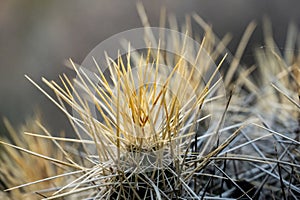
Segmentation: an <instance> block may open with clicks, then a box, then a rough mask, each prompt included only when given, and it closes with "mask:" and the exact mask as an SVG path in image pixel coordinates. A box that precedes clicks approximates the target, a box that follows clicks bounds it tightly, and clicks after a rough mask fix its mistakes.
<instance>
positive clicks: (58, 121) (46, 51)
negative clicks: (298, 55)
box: [0, 0, 300, 132]
mask: <svg viewBox="0 0 300 200" xmlns="http://www.w3.org/2000/svg"><path fill="white" fill-rule="evenodd" d="M135 2H136V1H134V0H105V1H103V0H97V1H96V0H89V1H80V0H64V1H61V0H52V1H49V0H48V1H40V0H27V1H19V0H0V116H1V117H3V116H6V117H8V118H9V119H10V120H11V121H12V123H13V124H18V123H21V122H22V121H23V119H24V117H26V116H30V115H31V114H32V113H33V111H34V109H35V108H40V110H41V111H42V114H43V116H44V119H45V122H46V123H47V124H48V127H50V129H51V130H53V131H58V130H61V129H65V124H66V121H65V118H64V116H63V115H62V114H61V113H60V112H59V110H58V109H57V108H56V107H55V106H54V105H53V104H52V103H51V102H50V101H48V100H47V99H46V97H44V95H42V94H41V93H40V92H39V91H37V89H36V88H35V87H34V86H33V85H31V84H30V83H29V81H27V80H26V79H25V77H24V74H27V75H29V76H30V77H31V78H32V79H33V80H36V81H37V82H38V83H41V81H40V77H42V76H44V77H46V78H48V79H57V77H58V75H59V74H61V73H63V72H65V73H69V74H72V72H71V71H70V70H68V69H67V68H65V67H64V64H63V63H64V60H65V59H68V58H72V59H73V60H74V61H75V62H77V63H81V62H82V60H83V59H84V57H85V56H86V55H87V54H88V52H89V51H90V50H92V49H93V48H94V47H95V46H96V45H97V44H99V43H100V42H101V41H103V40H104V39H106V38H108V37H110V36H111V35H113V34H115V33H118V32H121V31H125V30H128V29H131V28H135V27H141V23H140V20H139V17H138V14H137V11H136V3H135ZM298 2H299V1H296V0H295V1H280V0H269V1H267V0H266V1H264V0H222V1H220V0H206V1H203V0H166V1H161V0H151V1H150V0H148V1H146V0H145V1H143V3H144V6H145V7H146V12H147V14H148V17H149V19H150V23H151V25H152V26H157V25H158V20H159V13H160V8H161V7H162V6H165V7H166V8H167V11H168V12H169V13H173V14H175V15H176V16H177V18H178V20H179V21H183V20H184V15H185V14H189V13H191V12H193V11H194V12H196V13H198V14H199V15H200V16H202V17H203V18H204V19H205V20H206V21H208V22H209V23H211V24H212V25H213V27H214V30H215V32H216V33H217V35H219V36H220V37H221V36H224V34H225V33H227V32H231V33H232V34H233V36H234V39H233V41H232V43H231V45H230V46H229V47H230V48H231V49H234V48H235V46H236V44H237V43H238V41H239V39H240V37H241V34H242V33H243V30H244V29H245V27H246V26H247V25H248V23H249V22H250V21H251V20H256V21H257V22H258V23H260V21H261V19H262V16H263V15H268V16H269V17H270V18H271V21H272V23H273V27H274V30H275V31H274V33H275V38H276V39H277V40H278V43H279V46H282V47H283V46H284V38H285V34H286V29H287V25H288V23H289V22H290V21H291V20H293V21H294V22H295V23H296V24H297V25H299V22H300V12H299V8H300V7H299V6H300V3H298ZM258 44H261V30H260V28H259V26H258V29H257V30H256V31H255V33H254V36H253V38H252V39H251V41H250V45H249V48H248V49H247V51H246V53H245V57H244V60H243V62H251V60H252V58H253V56H252V53H251V49H252V47H253V46H254V45H258ZM44 88H45V87H44ZM0 131H2V132H3V126H2V122H1V123H0Z"/></svg>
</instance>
